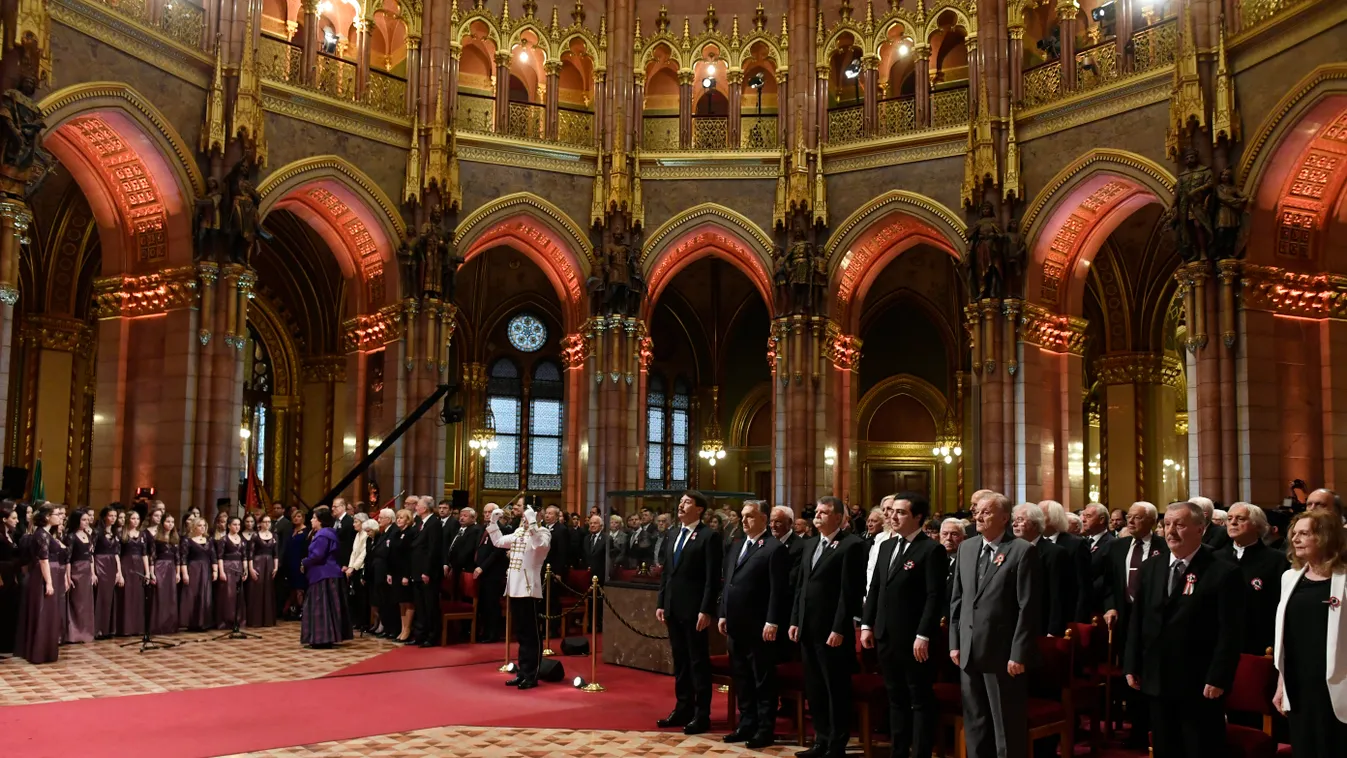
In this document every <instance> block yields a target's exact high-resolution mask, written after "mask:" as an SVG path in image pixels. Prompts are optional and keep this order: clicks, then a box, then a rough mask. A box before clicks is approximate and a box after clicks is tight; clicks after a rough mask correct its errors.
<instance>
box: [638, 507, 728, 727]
mask: <svg viewBox="0 0 1347 758" xmlns="http://www.w3.org/2000/svg"><path fill="white" fill-rule="evenodd" d="M708 507H710V501H708V500H707V499H706V496H705V495H703V494H702V493H700V492H698V491H696V490H688V491H687V492H685V493H683V497H682V498H681V499H680V500H679V501H678V522H679V528H678V536H676V537H675V538H674V540H673V541H672V542H670V543H668V544H669V548H668V553H667V554H666V555H665V556H664V570H663V571H662V572H660V577H659V595H658V596H657V598H656V609H655V618H656V619H657V620H658V621H659V622H660V623H661V624H664V625H666V626H667V627H668V629H669V647H670V648H672V649H673V664H674V694H675V695H676V697H677V699H678V700H677V703H676V704H675V705H674V709H673V710H672V711H671V712H670V713H669V715H668V716H666V717H665V718H662V719H660V720H659V721H658V722H657V723H658V724H659V728H661V729H667V728H669V727H673V726H681V727H683V733H684V734H703V733H705V732H707V731H710V729H711V652H710V649H709V647H708V645H709V635H708V634H707V630H708V629H710V627H711V623H712V619H713V618H715V615H714V614H715V612H716V598H717V597H718V596H719V594H720V577H721V571H720V564H721V561H722V560H723V558H724V555H725V548H724V547H723V544H722V542H721V540H720V533H719V532H717V531H716V530H714V529H712V528H710V527H708V526H706V525H705V524H703V523H702V515H703V514H705V513H706V509H707V508H708Z"/></svg>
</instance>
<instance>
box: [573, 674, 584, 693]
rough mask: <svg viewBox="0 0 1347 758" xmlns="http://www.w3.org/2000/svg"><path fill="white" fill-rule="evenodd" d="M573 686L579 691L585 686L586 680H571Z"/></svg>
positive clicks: (579, 677) (581, 677) (577, 678)
mask: <svg viewBox="0 0 1347 758" xmlns="http://www.w3.org/2000/svg"><path fill="white" fill-rule="evenodd" d="M571 686H572V687H574V688H576V689H577V690H578V689H582V688H583V687H584V686H585V678H584V677H583V676H577V677H575V678H574V679H572V680H571Z"/></svg>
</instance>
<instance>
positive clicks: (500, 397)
mask: <svg viewBox="0 0 1347 758" xmlns="http://www.w3.org/2000/svg"><path fill="white" fill-rule="evenodd" d="M523 389H524V388H523V383H522V382H520V379H519V367H518V366H516V365H515V362H514V361H512V360H510V359H509V358H501V359H500V360H498V361H496V362H495V363H493V364H491V371H490V374H489V375H488V378H487V382H486V403H487V407H488V408H490V409H491V415H492V416H493V417H494V419H495V422H496V448H495V449H494V450H491V451H489V452H488V453H487V456H486V476H485V477H484V481H483V485H485V487H486V489H489V490H514V489H519V461H520V457H519V453H520V450H519V421H520V418H519V417H520V411H521V406H522V404H523V401H522V400H521V398H522V397H523V394H524V392H523Z"/></svg>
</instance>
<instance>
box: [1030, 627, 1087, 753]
mask: <svg viewBox="0 0 1347 758" xmlns="http://www.w3.org/2000/svg"><path fill="white" fill-rule="evenodd" d="M1072 636H1073V635H1072V633H1071V630H1069V629H1068V630H1067V632H1066V636H1065V637H1040V638H1039V639H1038V662H1037V663H1036V664H1035V665H1034V666H1033V667H1032V668H1030V669H1029V671H1028V675H1029V707H1028V711H1029V746H1028V749H1029V752H1030V753H1032V752H1033V751H1034V741H1035V740H1037V739H1040V738H1042V737H1048V736H1051V735H1057V737H1058V740H1059V741H1060V744H1061V755H1074V753H1073V752H1072V751H1073V750H1074V749H1075V745H1074V732H1075V728H1076V713H1075V708H1074V706H1073V700H1074V699H1073V696H1072V692H1071V683H1072V679H1073V675H1072V653H1073V652H1074V650H1073V648H1074V647H1075V641H1074V640H1073V639H1072Z"/></svg>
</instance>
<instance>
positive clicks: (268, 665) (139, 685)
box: [0, 622, 400, 706]
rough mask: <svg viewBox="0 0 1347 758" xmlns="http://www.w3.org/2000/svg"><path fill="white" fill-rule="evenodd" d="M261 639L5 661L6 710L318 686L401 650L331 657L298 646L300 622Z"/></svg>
mask: <svg viewBox="0 0 1347 758" xmlns="http://www.w3.org/2000/svg"><path fill="white" fill-rule="evenodd" d="M248 631H250V632H252V633H254V634H260V635H261V636H262V639H260V640H255V639H248V640H218V641H213V638H215V637H217V636H219V635H220V634H221V632H195V633H181V634H175V635H173V636H171V637H169V638H167V639H169V640H170V641H172V642H178V643H183V644H180V645H179V646H177V647H174V648H169V649H167V650H151V651H149V652H146V653H140V652H139V645H138V644H137V645H132V646H130V647H121V645H122V644H123V643H126V642H129V641H130V640H125V639H114V640H101V641H99V642H94V643H92V644H87V645H66V646H64V647H62V648H61V657H60V660H58V661H57V662H56V663H50V664H45V665H42V666H34V665H32V664H30V663H28V662H27V661H24V660H21V659H13V658H10V659H6V660H3V661H0V706H5V705H30V704H34V703H48V702H53V701H61V700H81V699H84V698H94V697H114V696H121V695H143V694H148V693H154V692H172V691H176V690H188V689H203V688H206V687H226V686H229V685H234V684H252V683H257V682H280V681H293V680H295V679H312V678H315V677H319V676H324V675H326V674H330V673H332V672H333V671H336V670H337V669H340V668H344V667H346V666H350V665H352V664H355V663H359V662H360V661H363V660H365V659H367V658H370V657H371V656H375V655H378V654H379V653H383V652H386V651H388V650H392V649H394V648H396V647H400V646H399V645H396V644H394V643H391V642H386V641H384V640H379V639H375V638H373V637H363V638H362V637H357V638H356V639H354V640H353V641H351V642H349V643H346V644H344V645H340V646H338V647H337V648H335V649H333V650H308V649H305V648H303V647H301V646H300V645H299V623H298V622H287V623H282V624H280V625H279V626H275V627H268V628H265V629H252V630H248Z"/></svg>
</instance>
